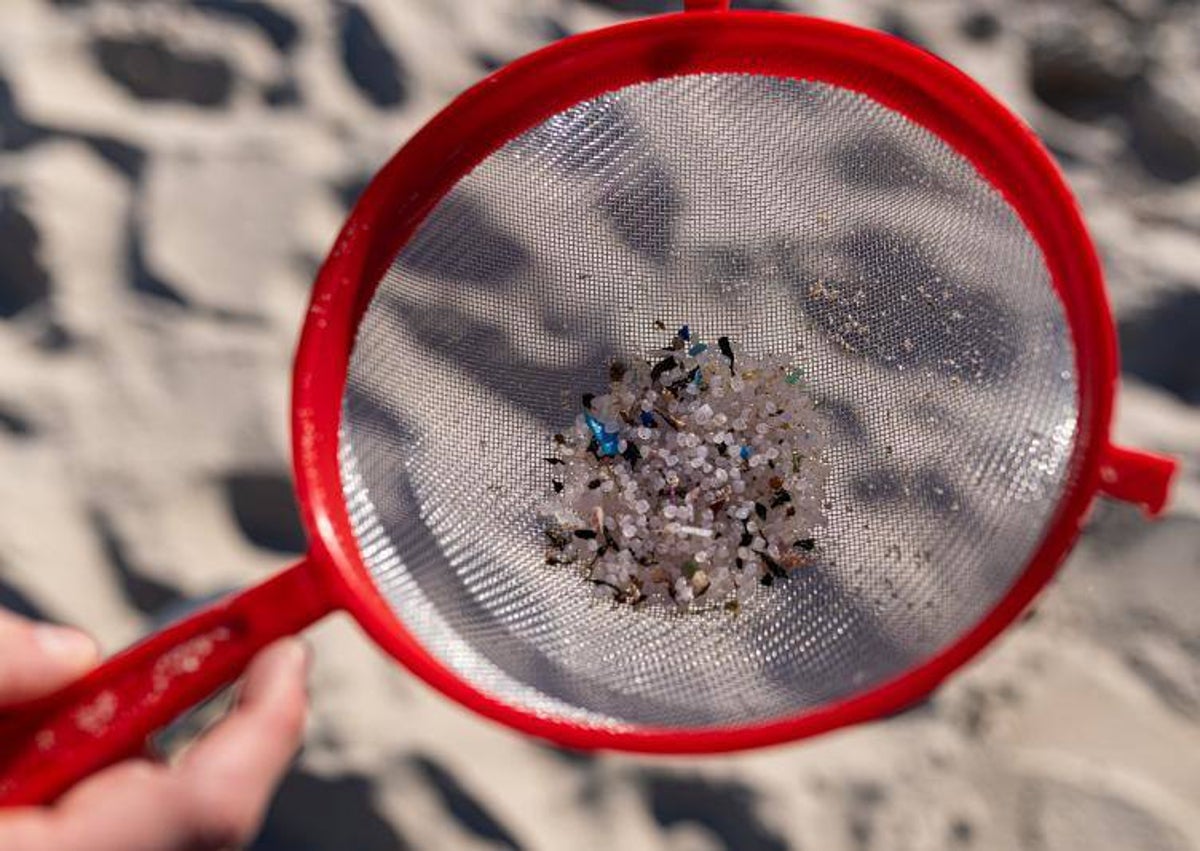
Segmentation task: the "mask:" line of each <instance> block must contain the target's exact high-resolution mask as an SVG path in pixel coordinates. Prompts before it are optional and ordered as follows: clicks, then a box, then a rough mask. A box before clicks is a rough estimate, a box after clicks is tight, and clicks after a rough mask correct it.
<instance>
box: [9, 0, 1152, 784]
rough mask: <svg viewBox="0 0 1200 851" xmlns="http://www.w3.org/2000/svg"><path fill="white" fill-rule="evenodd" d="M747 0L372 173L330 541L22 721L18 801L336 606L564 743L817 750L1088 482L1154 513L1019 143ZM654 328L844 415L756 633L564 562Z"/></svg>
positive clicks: (1032, 162) (454, 107)
mask: <svg viewBox="0 0 1200 851" xmlns="http://www.w3.org/2000/svg"><path fill="white" fill-rule="evenodd" d="M724 5H725V4H723V3H720V2H695V3H691V4H689V10H688V12H687V13H685V14H675V15H666V16H662V17H659V18H654V19H650V20H645V21H639V22H634V23H628V24H624V25H621V26H615V27H611V28H607V29H603V30H600V31H596V32H591V33H587V34H585V35H580V36H577V37H574V38H569V39H566V40H564V41H562V42H560V43H558V44H555V45H552V46H550V47H547V48H545V49H544V50H541V51H539V52H537V53H535V54H532V55H530V56H528V57H525V58H523V59H521V60H519V61H517V62H515V63H513V64H512V65H510V66H509V67H507V68H505V69H503V70H501V71H499V72H498V73H496V74H494V75H492V76H491V77H489V78H487V79H486V80H484V81H483V82H482V83H480V84H478V85H477V86H475V87H474V88H472V89H471V90H470V91H468V92H466V93H465V94H463V95H462V96H461V97H459V98H458V99H457V100H456V101H454V103H452V104H451V105H450V106H449V107H447V108H446V109H445V110H444V111H443V112H442V113H441V114H440V115H438V116H437V117H436V118H435V119H434V120H433V121H431V122H430V123H429V125H428V126H426V127H425V128H424V129H423V130H422V131H421V132H420V133H418V134H417V135H416V136H415V137H414V138H413V139H412V140H411V141H410V142H409V143H408V144H407V145H406V146H405V147H404V148H403V149H402V150H401V151H400V152H399V153H398V154H396V156H395V157H394V158H393V159H392V160H391V162H389V163H388V164H387V165H386V166H385V167H384V168H383V170H382V171H381V172H380V173H379V175H378V176H377V177H376V178H375V180H374V181H373V182H372V184H371V185H370V187H369V188H368V189H367V191H366V193H365V194H364V196H363V197H362V199H361V200H360V202H359V203H358V205H357V207H356V208H355V210H354V212H353V213H352V214H351V216H350V219H349V221H348V222H347V224H346V226H345V228H344V229H343V231H342V233H341V235H340V237H339V239H338V241H337V243H336V245H335V246H334V248H333V250H332V251H331V253H330V255H329V258H328V259H327V261H326V263H325V265H324V267H323V268H322V270H321V273H320V276H319V278H318V281H317V284H316V290H315V293H314V296H313V300H312V305H311V308H310V310H309V314H308V318H307V320H306V323H305V326H304V333H303V336H302V338H301V341H300V347H299V352H298V355H297V358H296V364H295V383H294V391H293V440H294V447H295V459H294V461H295V471H296V478H297V483H298V489H299V496H300V503H301V505H302V507H303V513H304V520H305V523H306V525H307V528H308V529H309V531H310V536H311V539H312V551H311V553H310V554H309V556H308V557H307V558H306V559H305V560H304V561H303V562H301V563H300V564H298V565H296V566H294V567H292V568H291V569H289V570H287V571H285V572H284V573H282V574H280V575H279V576H277V577H275V578H274V579H272V580H270V581H269V582H267V583H265V584H263V585H261V586H258V587H256V588H252V589H250V590H248V591H245V592H243V593H241V594H240V595H238V596H236V597H234V598H232V599H230V600H228V601H226V602H223V603H220V604H218V605H217V606H215V607H213V608H210V609H208V610H206V611H204V612H202V613H200V614H197V615H194V616H192V617H191V618H189V619H188V620H186V621H184V622H182V623H179V624H177V625H175V626H173V627H171V628H169V629H167V630H165V631H164V632H162V633H160V634H158V635H155V636H153V637H151V638H149V639H148V640H146V641H145V642H144V643H142V644H140V645H138V646H136V647H134V648H132V649H130V650H127V651H125V652H124V653H122V654H120V655H118V656H116V657H115V658H113V659H112V660H111V661H109V662H108V663H107V664H105V665H104V666H103V667H102V668H100V669H99V670H98V671H96V672H94V673H93V674H91V675H89V676H88V677H87V678H85V679H84V680H82V681H80V682H79V683H76V684H75V685H73V686H71V687H69V688H68V689H66V690H65V691H64V692H62V693H60V694H58V695H56V696H53V697H51V698H49V699H46V700H43V701H40V702H38V703H36V704H32V705H29V706H25V707H20V708H18V709H16V710H12V711H10V712H7V713H6V714H5V716H4V718H3V723H4V724H5V727H4V735H3V745H2V746H0V801H2V802H4V803H8V804H17V803H29V802H37V801H44V800H49V799H52V798H53V797H55V796H56V795H57V794H59V793H61V792H62V791H63V790H64V789H66V788H68V787H69V786H70V784H71V783H73V782H75V781H77V780H78V779H80V778H81V777H83V776H86V775H87V774H88V773H90V772H94V771H96V770H98V769H99V768H101V767H103V766H105V765H108V764H110V763H112V762H113V761H115V760H117V759H120V758H123V757H126V756H129V755H131V754H135V753H138V752H139V751H140V750H141V749H142V747H143V745H144V741H145V738H146V736H147V734H148V733H149V732H151V731H153V730H155V729H157V728H159V727H161V726H162V725H164V724H166V723H167V722H169V721H170V720H171V719H172V718H174V717H175V716H176V715H177V714H178V713H180V712H182V711H183V710H185V709H186V708H187V707H189V706H191V705H194V704H195V703H196V702H197V701H199V700H201V699H203V698H204V697H205V696H207V695H209V694H211V693H212V692H213V691H214V690H215V689H217V688H218V687H220V686H221V685H223V684H226V683H228V682H230V681H231V680H232V679H233V678H234V677H235V676H236V675H237V674H238V673H239V672H240V671H241V670H242V668H243V666H244V665H245V664H246V663H247V662H248V660H249V659H250V657H251V656H252V655H253V654H254V653H255V652H256V651H258V650H259V649H260V648H261V647H263V646H264V645H265V644H266V643H268V642H270V641H271V640H273V639H275V638H277V637H279V636H282V635H286V634H289V633H292V632H295V631H297V630H300V629H302V628H304V627H305V626H307V625H308V624H310V623H312V622H313V621H315V620H317V619H318V618H320V617H322V616H324V615H325V614H327V613H329V612H331V611H334V610H337V609H345V610H347V611H349V612H350V613H351V614H352V615H353V616H354V617H355V618H356V619H357V620H358V622H359V623H360V624H361V625H362V626H363V627H364V628H365V629H366V631H367V632H368V633H369V634H370V635H371V636H372V637H373V638H374V639H375V641H376V642H378V643H379V644H380V645H381V646H382V647H383V648H385V649H386V650H387V651H388V652H390V653H391V654H392V655H393V656H395V657H396V658H397V659H398V660H399V661H400V662H402V663H403V664H404V665H406V666H407V667H408V668H409V669H410V670H412V671H413V672H414V673H415V674H417V675H418V676H420V677H421V678H423V679H424V680H426V681H427V682H429V683H430V684H431V685H433V686H434V687H436V688H437V689H439V690H441V691H442V692H444V693H445V694H447V695H448V696H450V697H452V698H454V699H455V700H457V701H459V702H461V703H463V704H465V705H467V706H469V707H471V708H472V709H475V710H477V711H478V712H480V713H482V714H484V715H487V716H489V717H491V718H493V719H496V720H498V721H501V722H503V723H505V724H508V725H510V726H512V727H515V728H517V729H519V730H522V731H524V732H526V733H530V734H533V735H536V736H541V737H544V738H547V739H551V740H554V741H556V742H559V743H561V744H564V745H568V746H572V747H580V748H596V747H608V748H620V749H628V750H639V751H653V752H707V751H722V750H731V749H736V748H747V747H755V746H761V745H766V744H770V743H775V742H782V741H786V740H791V739H796V738H800V737H803V736H809V735H813V734H816V733H820V732H823V731H826V730H830V729H833V728H835V727H839V726H842V725H845V724H850V723H854V722H858V721H863V720H867V719H870V718H875V717H878V716H881V715H885V714H887V713H889V712H893V711H896V710H898V709H901V708H903V707H904V706H906V705H908V704H910V703H912V702H913V701H915V700H917V699H918V698H920V697H921V696H923V695H925V694H926V693H928V692H929V691H930V690H931V689H932V688H934V686H936V685H937V684H938V682H940V681H941V680H942V679H943V678H944V677H946V676H947V675H948V674H949V673H950V672H951V671H953V670H954V669H955V668H957V667H958V666H960V665H962V664H963V663H964V662H966V661H967V660H968V659H969V658H970V657H971V656H973V655H974V654H975V653H977V652H978V651H979V650H980V649H981V648H982V647H983V646H984V645H985V644H987V642H989V641H990V640H991V639H992V638H994V637H995V636H996V635H997V634H998V633H999V632H1000V631H1001V630H1002V629H1003V628H1004V627H1005V626H1007V625H1008V624H1009V623H1011V622H1012V621H1013V619H1014V618H1015V617H1016V615H1017V614H1018V613H1019V612H1020V611H1021V610H1022V608H1023V607H1024V606H1025V605H1026V604H1027V603H1028V602H1029V601H1030V599H1031V598H1032V597H1033V596H1034V594H1035V593H1037V591H1038V590H1039V589H1040V588H1041V587H1042V585H1044V584H1045V583H1046V582H1047V581H1048V580H1049V578H1050V577H1051V575H1052V574H1053V573H1054V571H1055V569H1056V567H1057V565H1058V564H1059V562H1060V561H1061V560H1062V558H1063V556H1064V555H1065V553H1066V552H1067V550H1068V549H1069V548H1070V546H1071V544H1072V542H1073V541H1074V539H1075V536H1076V535H1077V533H1078V530H1079V527H1080V524H1081V522H1082V521H1083V518H1084V516H1085V514H1086V512H1087V509H1088V507H1089V506H1090V504H1091V502H1092V500H1093V498H1094V497H1095V495H1096V494H1097V492H1103V493H1106V494H1108V495H1110V496H1113V497H1116V498H1118V499H1123V500H1127V501H1131V502H1135V503H1139V504H1141V505H1142V506H1143V507H1145V508H1146V510H1147V511H1148V512H1149V513H1151V514H1154V513H1157V512H1158V511H1160V510H1161V509H1162V507H1163V505H1164V503H1165V501H1166V495H1167V486H1168V481H1169V479H1170V476H1171V473H1172V471H1173V469H1174V464H1173V462H1171V461H1170V460H1167V459H1163V458H1157V457H1154V456H1150V455H1146V454H1142V453H1139V452H1134V451H1130V450H1126V449H1121V448H1118V447H1115V446H1113V444H1112V443H1110V442H1109V425H1110V417H1111V411H1112V401H1113V390H1114V384H1115V381H1116V377H1117V364H1116V348H1115V341H1114V335H1113V326H1112V319H1111V316H1110V314H1109V310H1108V305H1107V301H1106V298H1105V295H1104V290H1103V287H1102V282H1101V273H1100V268H1099V264H1098V262H1097V259H1096V256H1095V252H1094V250H1093V247H1092V244H1091V242H1090V240H1089V238H1088V235H1087V232H1086V230H1085V228H1084V225H1083V222H1082V220H1081V218H1080V215H1079V212H1078V210H1077V208H1076V206H1075V202H1074V200H1073V199H1072V197H1071V195H1070V193H1069V191H1068V189H1067V187H1066V185H1065V184H1064V182H1063V179H1062V176H1061V175H1060V174H1059V172H1058V170H1057V169H1056V168H1055V166H1054V164H1053V163H1052V161H1051V160H1050V157H1049V156H1048V155H1047V153H1046V152H1045V150H1044V149H1043V148H1042V147H1041V146H1040V144H1039V143H1038V142H1037V140H1036V139H1035V138H1034V136H1033V135H1032V133H1031V132H1030V131H1029V130H1028V129H1027V128H1026V127H1025V125H1023V124H1022V123H1021V122H1020V121H1019V120H1018V119H1017V118H1015V117H1014V116H1013V115H1012V114H1011V113H1010V112H1008V111H1007V110H1006V109H1005V108H1004V107H1003V106H1001V105H1000V104H999V103H997V102H996V101H995V100H994V99H993V98H992V97H991V96H989V95H988V94H987V93H986V92H985V91H983V90H982V89H981V88H980V87H979V86H978V85H977V84H975V83H974V82H972V81H971V80H970V79H968V78H967V77H965V76H964V75H963V74H961V73H960V72H958V71H957V70H955V69H954V68H952V67H951V66H949V65H947V64H946V63H944V62H942V61H941V60H939V59H937V58H935V57H933V56H931V55H929V54H927V53H924V52H922V51H921V50H918V49H916V48H914V47H912V46H909V45H907V44H905V43H903V42H901V41H898V40H896V39H893V38H891V37H888V36H885V35H880V34H878V33H873V32H868V31H864V30H860V29H856V28H853V27H848V26H844V25H841V24H835V23H831V22H828V21H819V20H813V19H809V18H804V17H799V16H792V15H778V14H771V13H762V12H753V13H750V12H745V13H735V12H729V11H727V10H726V9H725V8H724ZM691 7H694V8H691ZM659 319H662V320H666V321H667V322H671V323H679V324H682V323H684V322H688V323H691V326H692V327H693V328H695V329H698V330H699V331H700V332H701V333H703V334H705V335H706V336H709V337H715V336H717V335H718V334H723V335H728V336H729V337H730V338H732V339H734V340H737V341H738V342H739V343H740V344H741V345H742V346H743V347H744V348H745V350H746V351H748V352H750V353H752V354H759V355H767V354H777V355H778V354H787V355H789V356H792V355H794V356H796V357H798V358H800V359H802V360H803V361H804V362H805V363H806V364H807V365H808V372H807V380H808V383H809V385H810V390H811V392H812V394H813V395H814V397H816V398H817V399H818V400H819V401H820V403H821V404H822V406H823V407H824V409H825V410H826V411H828V412H829V418H830V425H831V429H832V435H833V436H832V445H831V449H830V451H829V459H828V460H829V465H830V478H829V493H828V495H829V497H830V510H829V518H828V528H827V529H825V530H824V531H823V533H822V535H823V540H822V543H823V546H822V550H821V552H822V557H821V559H820V561H819V563H818V564H816V565H815V566H814V567H812V568H810V569H806V570H805V571H803V572H801V573H799V574H797V575H795V576H793V577H792V578H791V579H790V580H789V581H788V582H787V583H779V584H777V585H776V586H775V587H773V588H770V589H760V591H759V592H758V593H757V594H756V596H754V597H753V598H752V599H751V600H750V601H749V603H748V604H747V605H745V606H744V607H743V610H742V611H741V612H740V613H738V614H737V615H732V614H729V613H725V612H710V613H703V614H695V615H684V616H680V615H670V614H668V613H665V612H659V611H646V610H633V609H629V608H622V609H615V608H613V607H612V606H611V605H608V604H605V603H603V602H599V601H596V600H594V599H593V598H592V597H591V596H590V595H589V594H588V593H586V586H585V584H584V579H583V578H582V577H580V576H578V575H576V574H575V573H573V572H571V571H570V570H566V569H563V568H551V567H549V566H547V565H546V564H545V563H544V561H545V560H544V552H543V547H542V546H541V543H540V537H541V536H540V530H539V528H538V525H537V522H536V519H535V511H536V507H537V505H538V503H539V502H540V501H541V500H542V499H543V497H544V496H545V494H546V491H547V488H548V485H549V476H548V474H547V471H546V469H545V464H544V463H542V461H541V459H542V457H543V456H544V455H546V454H547V447H548V446H549V445H550V438H551V435H552V434H553V433H554V432H555V431H557V430H559V429H560V428H562V427H563V426H564V425H565V424H567V423H569V422H570V421H571V419H572V418H573V416H574V414H575V405H574V400H576V399H577V398H578V395H579V393H580V391H585V390H589V389H594V388H595V387H597V386H600V385H601V384H602V383H603V380H604V375H605V370H606V364H607V361H608V359H609V357H610V356H612V355H614V354H616V353H618V352H626V353H628V352H635V353H640V352H646V351H648V350H650V349H652V348H654V347H655V346H657V345H660V344H661V335H660V332H659V331H657V330H656V328H655V325H654V323H655V321H656V320H659ZM564 400H566V401H564Z"/></svg>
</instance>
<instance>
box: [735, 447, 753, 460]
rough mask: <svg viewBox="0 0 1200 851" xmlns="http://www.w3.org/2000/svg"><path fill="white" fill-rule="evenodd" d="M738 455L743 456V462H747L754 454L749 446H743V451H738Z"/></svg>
mask: <svg viewBox="0 0 1200 851" xmlns="http://www.w3.org/2000/svg"><path fill="white" fill-rule="evenodd" d="M738 454H739V455H741V456H742V460H743V461H745V460H746V459H747V458H749V457H750V455H751V454H752V453H751V452H750V447H749V446H743V447H742V448H741V449H740V450H739V451H738Z"/></svg>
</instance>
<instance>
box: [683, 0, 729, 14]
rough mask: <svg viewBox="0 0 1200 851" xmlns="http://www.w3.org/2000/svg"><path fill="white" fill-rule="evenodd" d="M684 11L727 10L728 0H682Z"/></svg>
mask: <svg viewBox="0 0 1200 851" xmlns="http://www.w3.org/2000/svg"><path fill="white" fill-rule="evenodd" d="M683 8H684V11H686V12H728V11H729V0H684V4H683Z"/></svg>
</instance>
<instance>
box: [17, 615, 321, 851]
mask: <svg viewBox="0 0 1200 851" xmlns="http://www.w3.org/2000/svg"><path fill="white" fill-rule="evenodd" d="M98 659H99V652H98V650H97V648H96V645H95V643H94V642H93V641H92V640H91V639H90V638H88V637H87V636H86V635H84V634H83V633H81V632H77V631H76V630H72V629H67V628H64V627H55V626H49V625H46V624H33V623H30V622H29V621H26V620H24V619H22V618H19V617H17V616H16V615H13V614H11V613H9V612H6V611H4V610H2V609H0V707H3V706H5V705H9V704H13V703H18V702H21V701H24V700H29V699H32V698H36V697H40V696H42V695H46V694H49V693H51V692H53V691H55V690H56V689H58V688H60V687H62V686H64V685H66V684H67V683H69V682H70V681H71V680H74V679H75V678H77V677H79V676H80V675H81V674H83V673H85V672H86V671H87V670H88V669H89V668H91V667H92V666H93V665H95V664H96V662H97V661H98ZM307 668H308V653H307V651H306V650H305V648H304V645H303V644H301V643H300V642H299V641H297V640H296V639H285V640H283V641H279V642H276V643H275V644H273V645H271V646H270V647H268V648H267V649H265V650H264V651H263V652H262V653H260V654H259V655H258V656H257V657H256V658H255V659H254V661H253V662H252V663H251V665H250V667H249V669H248V670H247V671H246V676H245V680H244V682H243V684H242V686H241V693H240V695H239V697H238V702H237V706H236V707H235V708H234V710H233V711H232V712H231V713H230V714H229V717H227V718H225V719H224V720H223V721H221V722H220V724H218V725H217V726H216V727H214V728H213V729H212V730H210V731H208V732H207V733H205V735H204V736H203V737H202V738H201V739H200V740H199V741H197V742H196V743H195V744H194V745H192V746H191V747H190V748H188V750H187V751H185V752H184V754H183V756H182V757H181V758H180V759H179V760H178V761H177V762H176V763H175V764H174V765H169V766H168V765H160V764H158V763H154V762H151V761H150V760H148V759H134V760H128V761H126V762H123V763H120V764H118V765H115V766H113V767H111V768H108V769H105V770H104V771H102V772H100V773H99V774H96V775H94V776H92V777H90V778H88V779H87V780H85V781H84V782H83V783H81V784H79V785H78V786H76V787H75V788H74V789H72V790H71V791H70V792H68V793H67V794H66V795H65V796H63V798H62V799H60V800H59V801H58V802H57V803H56V804H54V805H53V806H49V807H23V808H16V809H12V810H0V848H2V849H4V851H218V849H227V848H237V847H240V846H242V845H244V844H246V843H247V842H249V841H250V840H251V839H252V838H253V837H254V835H255V834H256V833H257V831H258V828H259V825H260V823H261V822H262V818H263V814H264V812H265V811H266V807H267V804H268V803H269V801H270V797H271V794H272V792H273V791H274V788H275V786H276V784H277V783H278V782H279V780H280V778H281V776H282V775H283V773H284V771H285V770H286V769H287V767H288V764H289V763H290V762H291V759H292V757H293V755H294V754H295V752H296V749H297V747H298V746H299V743H300V737H301V735H302V733H303V731H304V718H305V714H306V711H307V699H306V695H305V684H304V681H305V675H306V673H307Z"/></svg>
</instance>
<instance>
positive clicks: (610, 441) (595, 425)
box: [583, 413, 621, 455]
mask: <svg viewBox="0 0 1200 851" xmlns="http://www.w3.org/2000/svg"><path fill="white" fill-rule="evenodd" d="M583 418H584V420H585V421H586V422H587V426H588V428H589V429H591V430H592V437H594V438H596V449H597V453H598V454H600V455H616V454H617V453H618V452H619V451H620V447H621V436H620V435H619V434H617V432H615V431H609V430H608V429H606V428H605V427H604V423H602V422H600V420H598V419H596V418H595V417H594V416H592V415H591V414H589V413H584V415H583Z"/></svg>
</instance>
